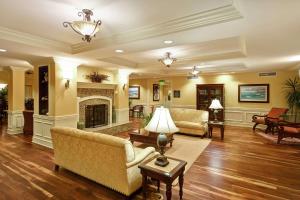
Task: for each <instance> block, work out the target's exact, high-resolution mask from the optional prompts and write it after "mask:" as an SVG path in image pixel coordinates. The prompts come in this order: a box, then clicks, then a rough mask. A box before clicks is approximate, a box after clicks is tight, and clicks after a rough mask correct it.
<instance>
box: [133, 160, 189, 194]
mask: <svg viewBox="0 0 300 200" xmlns="http://www.w3.org/2000/svg"><path fill="white" fill-rule="evenodd" d="M155 160H156V157H153V158H150V159H149V160H147V161H145V162H143V163H141V164H140V165H139V168H140V169H141V174H142V176H143V197H144V199H146V192H147V178H148V177H150V178H153V179H155V180H157V187H158V188H157V189H158V191H159V187H160V181H162V182H164V183H165V184H166V195H167V200H171V198H172V183H173V181H174V180H175V179H176V178H177V177H179V197H180V199H182V196H183V190H182V188H183V176H184V170H185V166H186V164H187V162H186V161H183V160H179V159H175V158H170V157H168V160H169V164H168V165H167V166H165V167H160V166H157V165H155Z"/></svg>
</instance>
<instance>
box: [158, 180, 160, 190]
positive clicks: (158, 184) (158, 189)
mask: <svg viewBox="0 0 300 200" xmlns="http://www.w3.org/2000/svg"><path fill="white" fill-rule="evenodd" d="M157 192H160V180H157Z"/></svg>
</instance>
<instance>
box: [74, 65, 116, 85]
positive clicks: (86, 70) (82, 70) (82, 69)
mask: <svg viewBox="0 0 300 200" xmlns="http://www.w3.org/2000/svg"><path fill="white" fill-rule="evenodd" d="M93 72H98V73H99V74H105V75H108V76H109V80H108V81H104V82H103V83H115V81H116V80H115V79H116V78H115V76H116V75H115V73H114V72H112V71H107V70H103V69H100V68H95V67H86V66H79V67H78V69H77V81H78V82H91V81H90V80H89V79H87V78H86V75H88V74H90V73H93Z"/></svg>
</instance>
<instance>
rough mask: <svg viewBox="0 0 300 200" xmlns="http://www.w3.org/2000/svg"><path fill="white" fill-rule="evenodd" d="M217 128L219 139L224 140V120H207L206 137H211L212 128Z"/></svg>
mask: <svg viewBox="0 0 300 200" xmlns="http://www.w3.org/2000/svg"><path fill="white" fill-rule="evenodd" d="M214 127H216V128H219V129H220V132H221V139H222V140H224V122H219V121H217V122H215V121H209V122H208V137H210V138H211V137H212V131H213V128H214Z"/></svg>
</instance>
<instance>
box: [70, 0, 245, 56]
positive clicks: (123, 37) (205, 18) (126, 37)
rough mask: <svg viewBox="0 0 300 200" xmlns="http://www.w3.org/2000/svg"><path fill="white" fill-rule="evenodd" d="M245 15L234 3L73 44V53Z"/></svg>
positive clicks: (217, 22) (231, 19) (189, 28)
mask: <svg viewBox="0 0 300 200" xmlns="http://www.w3.org/2000/svg"><path fill="white" fill-rule="evenodd" d="M241 18H243V16H242V15H241V13H240V12H239V11H238V10H237V9H236V7H235V6H234V5H233V4H230V5H226V6H223V7H219V8H215V9H211V10H207V11H202V12H199V13H195V14H192V15H188V16H184V17H181V18H177V19H173V20H169V21H166V22H162V23H159V24H156V25H150V26H144V27H141V28H138V29H134V30H131V31H128V32H124V33H119V34H114V35H112V36H110V37H105V38H100V39H97V40H94V41H93V43H91V44H87V43H84V42H81V43H77V44H74V45H71V47H72V53H73V54H78V53H81V52H85V51H90V50H94V49H97V48H103V47H107V46H109V45H110V44H112V43H113V44H114V45H116V44H123V43H127V42H133V41H138V40H144V39H147V38H152V37H157V36H162V35H167V34H172V33H176V32H182V31H187V30H191V29H195V28H199V27H203V26H208V25H213V24H219V23H224V22H228V21H233V20H237V19H241Z"/></svg>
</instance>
